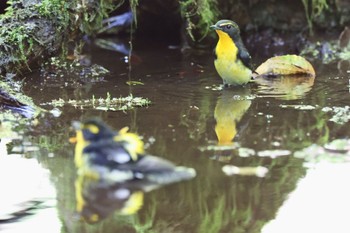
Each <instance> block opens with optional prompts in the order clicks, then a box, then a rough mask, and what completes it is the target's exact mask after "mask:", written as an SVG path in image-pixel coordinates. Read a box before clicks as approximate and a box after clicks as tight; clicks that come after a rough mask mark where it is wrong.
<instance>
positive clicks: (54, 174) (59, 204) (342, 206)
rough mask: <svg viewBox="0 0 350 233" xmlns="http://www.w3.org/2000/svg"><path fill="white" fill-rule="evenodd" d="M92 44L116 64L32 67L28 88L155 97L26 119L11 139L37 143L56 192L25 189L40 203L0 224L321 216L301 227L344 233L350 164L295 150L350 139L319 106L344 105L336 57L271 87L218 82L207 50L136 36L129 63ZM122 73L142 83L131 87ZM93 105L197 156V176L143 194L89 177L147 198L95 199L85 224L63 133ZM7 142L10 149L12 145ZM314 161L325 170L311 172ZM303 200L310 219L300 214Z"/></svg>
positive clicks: (245, 223)
mask: <svg viewBox="0 0 350 233" xmlns="http://www.w3.org/2000/svg"><path fill="white" fill-rule="evenodd" d="M89 53H90V55H91V60H92V63H97V64H100V65H102V66H104V67H105V68H107V69H109V70H110V71H111V74H110V75H107V76H105V77H104V79H103V80H97V81H96V82H93V83H89V82H87V81H86V80H81V81H78V82H73V81H71V80H70V79H69V77H66V76H65V77H63V78H61V79H60V78H56V79H55V78H47V77H42V76H40V72H34V73H32V74H29V75H27V78H26V79H25V83H24V87H23V92H24V93H25V94H26V95H28V96H30V97H32V98H33V100H34V102H35V103H36V104H37V105H39V106H41V105H40V104H42V103H46V102H50V101H52V100H53V99H58V98H62V99H64V100H69V99H77V100H81V99H89V98H92V96H93V95H94V96H95V97H96V98H98V97H102V98H105V97H106V95H107V92H109V93H110V95H111V96H112V97H120V96H127V95H129V94H132V95H133V96H142V97H145V98H148V99H149V100H150V101H151V102H152V103H151V104H150V105H149V106H148V107H144V108H136V109H132V110H127V111H124V112H123V111H101V110H93V109H88V108H85V109H79V108H75V107H73V106H69V105H66V106H63V107H58V108H59V109H60V110H61V111H62V114H61V115H60V116H59V117H55V116H53V115H51V114H45V115H44V116H43V117H42V118H39V119H40V123H39V124H37V125H36V126H31V127H29V128H28V129H22V130H23V131H24V138H23V139H16V140H13V141H12V143H11V145H23V144H25V145H27V144H28V143H29V144H30V145H31V146H34V147H35V148H37V150H34V151H28V152H26V154H29V155H30V156H32V157H34V158H37V160H38V161H39V163H40V165H41V166H42V167H43V168H45V169H46V171H47V170H48V171H49V172H50V176H49V181H50V184H51V185H48V184H46V185H47V186H48V187H47V188H48V189H50V187H54V188H55V189H54V190H55V192H48V194H47V195H46V196H45V197H42V196H39V197H35V195H34V197H31V199H29V200H32V199H34V200H37V201H38V202H40V203H39V204H37V205H36V206H35V207H32V208H30V209H29V210H28V208H25V211H27V212H30V214H28V215H24V216H21V217H19V218H16V219H13V220H11V221H4V222H0V231H2V230H3V231H8V232H15V231H16V230H19V232H20V231H21V230H22V229H27V230H31V231H36V232H123V233H124V232H205V233H211V232H237V233H238V232H264V233H266V232H297V231H298V232H306V231H305V229H309V227H312V226H317V227H320V228H319V229H318V230H316V231H314V230H307V231H314V232H331V231H336V232H349V230H350V226H349V224H347V223H346V220H345V219H343V218H342V217H344V216H345V214H344V210H346V209H347V210H348V209H349V207H350V202H349V198H348V196H346V195H343V194H348V193H349V188H348V185H347V183H346V182H347V181H346V180H345V179H346V177H350V169H349V168H350V165H349V163H348V162H342V163H332V162H330V161H321V162H310V161H305V160H304V159H302V158H296V157H295V156H294V154H293V153H294V152H295V151H298V150H302V149H304V148H306V147H308V146H310V145H312V144H314V143H315V144H318V145H321V146H322V145H324V144H326V143H327V142H330V141H332V140H334V139H339V138H347V137H348V135H349V133H350V132H349V131H350V127H348V124H347V123H343V124H340V123H337V122H333V121H331V120H330V119H331V118H332V116H333V115H334V114H333V112H328V113H327V112H325V111H322V109H323V108H324V107H327V106H328V107H333V106H337V107H345V106H347V105H348V104H349V100H350V94H349V78H350V77H349V76H350V74H349V73H348V72H347V71H345V72H344V71H340V70H338V69H337V64H330V65H322V64H319V63H318V62H317V61H312V63H313V65H314V68H315V70H316V73H317V77H316V78H315V80H306V81H304V80H302V81H300V80H299V81H298V82H297V83H295V80H294V81H293V80H292V81H291V80H280V81H278V82H274V81H271V80H265V81H264V82H267V87H266V86H262V84H261V83H260V84H257V83H251V84H248V85H247V86H245V87H241V88H225V89H223V88H222V87H221V80H220V78H219V77H218V75H217V74H216V71H215V70H214V66H213V63H212V61H213V58H212V54H211V53H209V52H208V53H206V52H186V53H181V51H180V50H178V49H168V48H167V47H166V46H156V47H155V46H147V47H138V46H135V48H134V50H133V57H132V59H131V63H127V62H125V55H123V54H121V53H118V52H116V51H111V50H106V49H101V48H98V47H96V46H91V48H89ZM62 79H63V80H64V81H62ZM128 81H139V82H141V83H142V84H139V85H131V86H129V85H127V84H126V83H127V82H128ZM271 85H272V86H273V87H271ZM286 86H287V88H286ZM42 107H43V108H45V109H48V110H49V109H51V108H53V107H51V106H42ZM96 116H98V117H100V118H102V119H103V120H104V121H105V122H107V123H108V124H109V125H111V126H112V127H114V128H115V129H119V128H122V127H124V126H129V127H130V130H131V131H132V132H137V133H139V134H140V135H141V136H142V137H143V140H144V141H145V142H146V146H147V152H148V153H149V154H154V155H157V156H161V157H164V158H166V159H169V160H171V161H173V162H174V163H176V164H178V165H182V166H187V167H193V168H195V169H196V171H197V176H196V177H195V178H194V179H192V180H190V181H183V182H179V183H175V184H171V185H167V186H164V187H159V188H157V189H155V190H152V191H150V192H146V193H144V194H140V192H138V191H139V190H138V189H135V188H134V187H132V188H130V187H124V186H123V187H119V186H118V187H115V186H113V187H106V186H104V185H101V184H93V183H92V184H91V183H90V184H87V187H84V188H85V189H84V188H83V189H84V192H85V196H94V195H95V196H98V194H96V193H103V192H104V194H103V195H106V193H108V194H110V195H114V196H113V197H115V198H116V197H117V196H118V195H119V194H120V193H122V194H125V192H126V191H128V192H130V193H133V194H136V195H134V196H133V197H134V199H133V201H135V202H138V203H142V204H139V208H136V209H135V210H133V211H131V212H134V214H131V215H127V214H125V212H123V208H122V207H124V206H125V205H126V200H124V199H123V200H122V201H121V200H118V201H117V200H116V199H112V201H111V202H107V201H105V202H103V200H99V202H97V201H96V203H93V204H92V205H93V206H94V208H95V209H94V210H90V211H91V212H92V213H94V211H95V212H97V210H99V211H100V212H99V214H98V215H99V217H98V218H96V217H92V218H90V223H88V222H89V221H88V220H89V219H88V220H86V221H84V220H82V219H80V215H79V214H78V213H77V212H76V193H75V192H76V191H77V189H78V188H77V186H76V185H75V183H77V182H76V170H75V167H74V164H73V154H74V145H72V144H70V143H69V142H68V138H69V136H70V135H71V131H70V124H71V121H72V120H81V119H86V118H89V117H96ZM24 142H26V143H27V144H26V143H24ZM11 148H13V146H11ZM11 148H10V147H9V146H8V148H7V150H8V153H9V154H11V153H13V152H11ZM24 148H27V147H26V146H24ZM23 150H25V149H23ZM325 164H326V165H325ZM225 165H234V166H237V167H248V168H247V169H248V170H245V171H247V172H246V173H244V174H236V175H233V176H228V175H226V174H225V173H224V172H223V171H222V167H223V166H225ZM257 166H262V167H265V168H267V169H268V172H267V173H266V175H265V176H263V177H259V176H257V175H254V174H255V172H256V167H257ZM310 167H311V168H310ZM241 171H242V170H241ZM317 172H319V174H321V175H315V173H316V174H317ZM17 174H18V173H17ZM29 179H35V178H29ZM16 182H17V181H16ZM29 182H30V181H29ZM82 183H84V182H83V181H82ZM305 183H306V184H305ZM84 184H85V183H84ZM307 184H308V185H307ZM312 187H315V188H312ZM5 189H6V187H5ZM95 192H96V193H95ZM141 193H142V192H141ZM117 194H118V195H117ZM325 194H327V195H325ZM339 194H342V195H339ZM101 195H102V194H101ZM140 195H141V196H140ZM118 197H119V196H118ZM303 197H304V198H303ZM314 197H315V198H314ZM91 198H92V199H93V197H91ZM94 200H96V199H94ZM113 200H115V201H114V202H113ZM47 201H49V203H50V204H47ZM317 201H318V202H317ZM291 203H294V204H293V205H292V204H291ZM307 204H310V205H307ZM295 206H300V208H298V209H297V208H295ZM335 206H336V207H335ZM304 207H305V209H307V212H306V211H305V212H306V213H308V215H307V216H305V218H307V219H308V221H305V219H304V218H300V215H301V214H304ZM25 211H23V212H25ZM45 211H46V212H49V213H50V214H45V213H46V212H45ZM91 212H90V215H89V216H90V217H91V216H92V213H91ZM320 212H322V213H323V215H322V218H320V217H319V213H320ZM123 213H124V214H123ZM286 216H287V217H286ZM92 219H93V220H92ZM319 219H322V220H319ZM91 222H93V223H91ZM26 223H28V224H26ZM33 223H36V224H33ZM46 225H47V226H48V228H46V229H45V226H46ZM335 225H337V226H338V227H340V228H339V229H338V228H336V229H335V228H334V227H335ZM48 229H49V230H48ZM310 229H311V228H310Z"/></svg>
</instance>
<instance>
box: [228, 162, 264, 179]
mask: <svg viewBox="0 0 350 233" xmlns="http://www.w3.org/2000/svg"><path fill="white" fill-rule="evenodd" d="M222 171H223V172H224V173H225V174H226V175H228V176H232V175H241V176H257V177H264V176H265V175H266V173H267V172H268V171H269V170H268V169H267V168H266V167H262V166H257V167H237V166H234V165H225V166H223V167H222Z"/></svg>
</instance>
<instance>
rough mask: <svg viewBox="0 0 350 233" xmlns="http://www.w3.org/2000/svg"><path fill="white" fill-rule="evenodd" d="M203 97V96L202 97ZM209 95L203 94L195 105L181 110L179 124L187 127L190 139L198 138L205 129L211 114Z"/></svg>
mask: <svg viewBox="0 0 350 233" xmlns="http://www.w3.org/2000/svg"><path fill="white" fill-rule="evenodd" d="M204 97H205V98H204ZM208 97H209V96H203V98H202V99H201V100H200V103H199V105H198V107H197V106H190V108H189V109H187V110H185V109H184V110H183V111H184V112H182V114H181V120H180V125H184V126H186V127H187V130H188V133H189V136H190V138H191V139H194V140H196V141H197V140H199V139H200V138H201V136H202V135H203V133H204V132H206V129H207V124H206V122H207V120H208V117H209V115H211V112H210V111H211V109H210V107H211V106H210V100H209V99H208Z"/></svg>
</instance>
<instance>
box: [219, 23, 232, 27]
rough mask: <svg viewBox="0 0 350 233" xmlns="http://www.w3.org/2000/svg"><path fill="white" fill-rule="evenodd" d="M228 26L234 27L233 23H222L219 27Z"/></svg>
mask: <svg viewBox="0 0 350 233" xmlns="http://www.w3.org/2000/svg"><path fill="white" fill-rule="evenodd" d="M226 25H232V26H233V24H232V23H222V24H220V25H219V26H220V27H221V26H226Z"/></svg>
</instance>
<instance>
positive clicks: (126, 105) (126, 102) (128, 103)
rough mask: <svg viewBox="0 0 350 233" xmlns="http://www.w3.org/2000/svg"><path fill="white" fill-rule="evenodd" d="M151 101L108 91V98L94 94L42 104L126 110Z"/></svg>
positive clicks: (146, 104) (143, 105)
mask: <svg viewBox="0 0 350 233" xmlns="http://www.w3.org/2000/svg"><path fill="white" fill-rule="evenodd" d="M150 103H151V101H150V100H148V99H145V98H142V97H134V96H132V95H129V96H127V97H119V98H112V97H111V95H110V94H109V92H107V96H106V98H97V99H96V98H95V96H94V95H93V96H92V98H91V99H88V100H68V101H66V100H63V99H61V98H59V99H55V100H52V101H51V102H47V103H42V104H41V105H42V106H45V105H51V106H53V107H62V106H65V105H70V106H73V107H75V108H79V109H86V108H92V109H96V110H103V111H120V110H121V111H126V110H129V109H133V108H135V107H145V106H148V105H149V104H150Z"/></svg>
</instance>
